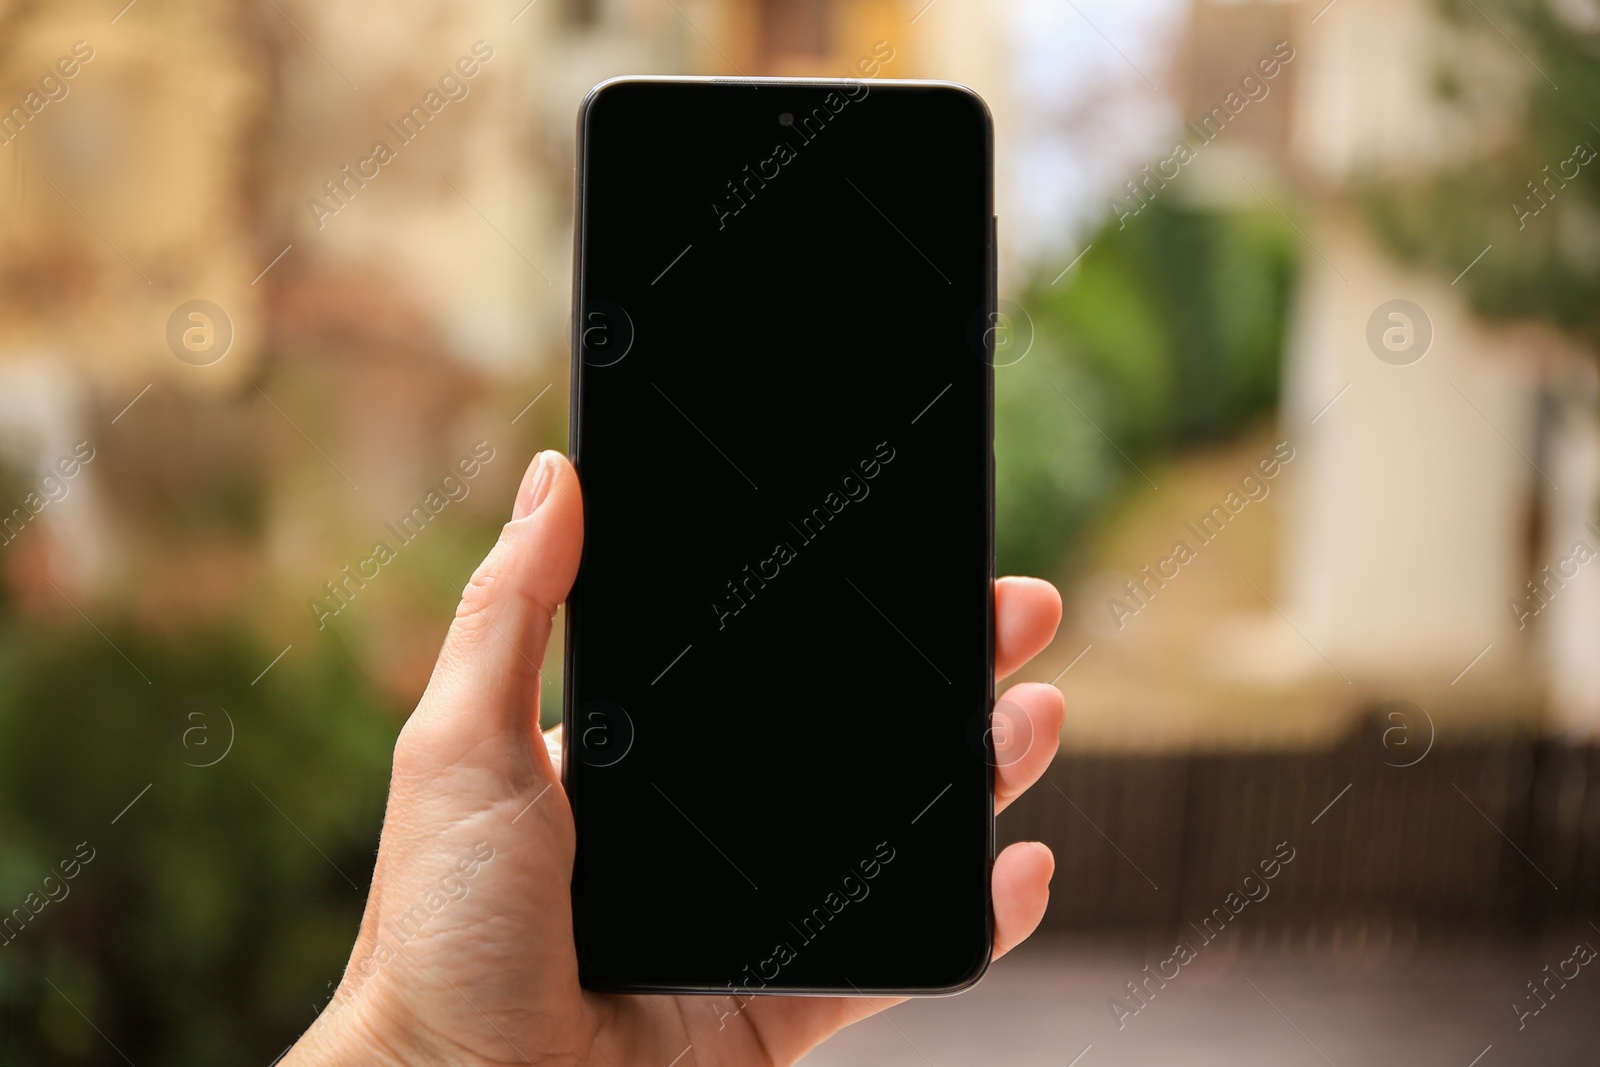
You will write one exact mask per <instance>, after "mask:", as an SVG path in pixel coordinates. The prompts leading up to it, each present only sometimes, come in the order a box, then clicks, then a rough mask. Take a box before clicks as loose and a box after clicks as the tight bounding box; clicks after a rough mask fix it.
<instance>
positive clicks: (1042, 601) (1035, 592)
mask: <svg viewBox="0 0 1600 1067" xmlns="http://www.w3.org/2000/svg"><path fill="white" fill-rule="evenodd" d="M1060 625H1061V593H1060V591H1059V590H1058V589H1056V587H1055V586H1054V585H1051V584H1050V583H1049V582H1047V581H1045V580H1044V579H1042V578H1022V577H1007V578H1001V579H1000V580H999V581H998V582H996V583H995V673H996V674H997V675H999V676H1001V677H1004V676H1005V675H1007V674H1010V673H1012V672H1013V671H1015V670H1017V669H1019V668H1020V667H1022V665H1023V664H1025V663H1027V662H1028V661H1029V660H1030V659H1032V658H1033V657H1034V656H1036V655H1038V654H1039V653H1040V652H1041V651H1042V650H1043V649H1044V648H1045V647H1046V646H1048V645H1049V644H1050V642H1051V641H1053V640H1055V636H1056V630H1057V628H1059V627H1060Z"/></svg>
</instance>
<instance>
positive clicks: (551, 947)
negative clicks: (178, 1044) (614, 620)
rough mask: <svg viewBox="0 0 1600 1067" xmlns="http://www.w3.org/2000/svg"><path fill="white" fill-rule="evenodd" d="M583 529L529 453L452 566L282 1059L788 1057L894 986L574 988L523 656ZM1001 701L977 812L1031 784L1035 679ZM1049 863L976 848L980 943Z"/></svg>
mask: <svg viewBox="0 0 1600 1067" xmlns="http://www.w3.org/2000/svg"><path fill="white" fill-rule="evenodd" d="M582 544H583V507H582V499H581V496H580V492H579V486H578V478H577V473H576V472H575V471H574V470H573V469H572V466H571V465H570V464H569V463H568V462H567V460H566V459H565V457H563V456H561V455H560V454H559V453H556V452H541V453H540V454H539V455H538V456H536V457H534V461H533V463H532V464H531V465H530V466H529V467H528V471H527V474H525V475H524V476H523V480H522V485H521V487H520V488H519V489H518V491H517V499H516V504H515V506H514V507H513V509H512V517H511V521H510V522H509V523H507V524H506V526H505V528H504V529H503V530H502V531H501V533H500V540H499V541H498V542H497V543H496V544H495V546H494V548H493V549H492V550H490V552H489V555H488V557H487V558H485V559H484V561H483V563H482V564H481V565H480V566H479V567H478V570H477V572H476V573H475V574H474V575H473V576H472V581H471V582H470V583H469V584H468V586H467V588H466V591H465V592H464V593H463V594H462V598H461V605H460V607H458V608H457V609H456V617H455V620H454V621H453V622H452V623H451V626H450V630H449V633H448V634H446V636H445V641H444V647H443V649H442V650H441V651H440V653H439V660H438V662H437V663H436V664H435V666H434V669H433V676H432V678H431V679H430V680H429V682H428V687H427V690H426V691H425V692H424V693H423V695H422V699H421V701H420V702H419V703H418V705H417V709H416V711H415V712H413V713H412V715H411V718H410V719H409V720H408V721H407V722H406V724H405V727H404V728H403V729H402V730H401V732H400V738H399V741H398V742H397V743H396V745H395V753H394V775H393V779H392V781H391V785H390V790H389V802H388V808H387V812H386V814H385V817H384V826H383V836H382V839H381V841H380V842H379V848H378V862H377V867H376V869H375V870H374V872H373V878H372V891H371V895H370V896H369V897H368V899H367V908H366V912H365V914H364V915H363V917H362V920H361V929H360V932H359V934H358V935H357V938H356V944H355V948H354V949H353V950H352V952H351V956H350V963H349V964H348V966H347V967H346V969H345V974H344V978H343V980H342V981H341V983H340V985H339V988H338V990H337V991H336V992H335V994H334V996H333V999H332V1000H331V1001H330V1002H329V1004H328V1006H327V1008H325V1009H324V1011H323V1013H322V1015H321V1016H320V1017H319V1018H318V1020H317V1022H316V1023H314V1024H313V1025H312V1027H311V1029H310V1030H309V1031H308V1032H307V1033H306V1034H305V1036H304V1037H302V1038H301V1040H300V1041H299V1042H297V1043H296V1044H295V1046H294V1047H293V1048H292V1049H291V1050H290V1052H289V1053H288V1055H287V1056H286V1057H285V1058H284V1059H283V1061H282V1062H283V1064H284V1065H285V1067H313V1065H344V1064H359V1065H361V1067H373V1065H393V1067H412V1065H416V1064H452V1065H462V1067H487V1065H490V1064H508V1063H539V1064H545V1063H559V1064H572V1065H577V1064H590V1065H595V1067H609V1065H613V1064H655V1065H661V1067H666V1065H668V1064H672V1065H674V1067H708V1065H730V1067H731V1065H735V1064H738V1065H745V1064H762V1065H768V1064H770V1065H777V1064H789V1063H793V1062H794V1061H796V1060H798V1059H799V1058H800V1057H801V1056H802V1055H804V1054H805V1053H806V1052H807V1051H808V1050H809V1049H811V1048H812V1047H814V1046H815V1045H817V1044H818V1043H819V1042H821V1041H822V1040H824V1039H825V1038H827V1037H828V1036H829V1035H831V1034H833V1033H834V1032H836V1031H838V1030H840V1029H841V1028H843V1027H845V1026H848V1025H850V1024H851V1023H853V1022H856V1021H857V1020H860V1019H864V1018H866V1017H868V1016H870V1015H872V1014H874V1013H875V1012H878V1011H881V1010H882V1009H883V1008H885V1007H888V1006H889V1005H892V1004H895V1003H898V1002H899V1000H900V999H901V998H893V997H779V996H772V997H768V996H762V997H753V998H750V999H749V1000H746V1001H742V1002H741V1001H739V1000H737V999H736V998H735V997H732V996H617V995H609V994H600V993H592V992H589V991H586V990H584V989H582V988H580V987H579V985H578V962H577V954H576V951H575V949H574V947H573V936H572V909H571V904H570V892H571V881H572V863H573V853H574V833H573V822H572V811H571V809H570V808H569V807H568V804H567V798H566V794H565V793H564V792H563V790H562V787H561V773H560V760H561V740H560V728H559V727H557V728H556V729H555V730H552V731H550V732H549V733H547V734H545V735H544V736H543V737H542V738H541V736H540V735H539V732H538V730H539V682H540V674H539V667H538V663H539V662H542V661H543V659H544V654H545V648H546V646H547V645H548V643H549V640H550V628H551V622H552V619H553V617H554V615H555V610H556V606H557V605H558V604H560V603H561V602H562V601H563V600H564V599H565V598H566V595H567V592H568V590H569V589H570V588H571V586H572V581H573V578H574V576H575V575H576V573H577V569H578V558H579V553H580V549H581V547H582ZM995 600H996V603H995V629H996V634H995V673H996V675H997V677H1001V678H1003V677H1005V676H1006V675H1008V674H1010V673H1012V672H1013V671H1016V670H1017V669H1018V668H1020V667H1021V666H1022V665H1023V664H1025V663H1026V662H1027V661H1028V660H1030V659H1031V658H1033V656H1034V655H1036V654H1037V653H1038V652H1039V651H1041V650H1042V649H1043V648H1044V647H1045V646H1046V645H1048V644H1049V643H1050V641H1051V639H1052V638H1053V637H1054V635H1055V631H1056V626H1057V625H1058V624H1059V622H1060V619H1061V598H1060V595H1059V594H1058V593H1057V592H1056V590H1055V588H1054V587H1052V586H1051V585H1049V584H1048V583H1046V582H1043V581H1040V580H1038V579H1036V578H1002V579H1000V581H999V582H998V583H997V584H996V587H995ZM1005 699H1006V700H1007V701H1009V702H1010V703H1011V704H1012V705H1015V706H1016V707H1017V708H1018V709H1020V710H1021V711H1022V713H1023V714H1025V715H1027V716H1028V718H1029V719H1030V720H1031V727H1032V728H1031V730H1026V729H1022V730H1016V731H1012V732H1011V733H1010V735H1009V736H1010V737H1028V736H1030V735H1031V736H1032V737H1033V738H1035V739H1037V743H1035V744H1033V745H1032V746H1031V747H1029V748H1028V749H1027V751H1026V752H1023V753H1021V754H1017V753H1008V752H1007V743H1006V741H1007V739H1006V738H999V737H997V738H996V741H997V744H998V746H999V747H998V749H997V753H996V754H997V757H998V759H997V763H998V764H999V766H998V767H997V769H996V771H995V808H996V810H999V809H1003V808H1004V807H1005V806H1006V805H1007V804H1009V803H1010V802H1011V801H1012V800H1014V799H1016V798H1017V796H1019V795H1020V794H1021V793H1022V792H1023V791H1024V790H1025V789H1027V788H1028V787H1029V786H1030V785H1032V784H1033V783H1034V782H1036V781H1037V780H1038V779H1039V777H1040V775H1042V774H1043V773H1044V771H1045V769H1046V768H1047V767H1048V766H1049V764H1050V761H1051V759H1052V758H1053V757H1054V756H1055V752H1056V744H1057V737H1058V735H1059V733H1060V730H1061V723H1062V716H1063V714H1064V707H1063V702H1062V699H1061V694H1060V692H1059V691H1058V690H1056V689H1055V687H1053V686H1049V685H1039V684H1031V683H1029V684H1022V685H1018V686H1015V687H1013V688H1012V689H1011V690H1010V691H1009V692H1008V693H1006V695H1005ZM1054 869H1055V861H1054V859H1053V857H1052V856H1051V854H1050V850H1049V849H1048V848H1046V847H1045V846H1044V845H1042V844H1039V843H1037V842H1026V843H1021V844H1015V845H1012V846H1010V847H1009V848H1007V849H1006V850H1005V851H1003V852H1002V853H1000V855H999V856H998V857H997V858H996V860H995V864H994V883H993V889H994V920H995V938H994V944H995V949H994V951H995V955H996V956H997V957H998V956H1001V955H1004V954H1005V953H1006V952H1007V951H1009V950H1010V949H1011V948H1013V947H1015V946H1016V945H1017V944H1018V943H1019V942H1020V941H1022V940H1023V939H1024V938H1026V937H1027V936H1028V935H1029V934H1031V933H1032V932H1033V930H1034V928H1035V927H1036V926H1037V925H1038V924H1039V920H1040V919H1041V918H1042V917H1043V915H1044V909H1045V903H1046V901H1047V900H1048V897H1049V883H1050V876H1051V874H1052V872H1053V871H1054Z"/></svg>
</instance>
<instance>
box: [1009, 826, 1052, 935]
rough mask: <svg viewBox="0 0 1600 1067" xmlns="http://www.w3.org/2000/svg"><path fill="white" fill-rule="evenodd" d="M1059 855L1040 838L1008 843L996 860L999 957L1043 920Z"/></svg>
mask: <svg viewBox="0 0 1600 1067" xmlns="http://www.w3.org/2000/svg"><path fill="white" fill-rule="evenodd" d="M1055 869H1056V858H1055V854H1054V853H1052V852H1051V851H1050V848H1049V846H1047V845H1045V844H1043V843H1042V842H1039V841H1020V842H1018V843H1017V844H1014V845H1010V846H1008V847H1007V848H1006V849H1005V851H1003V852H1001V853H1000V855H999V856H997V857H996V858H995V863H994V954H995V958H996V959H998V958H999V957H1001V956H1004V955H1005V954H1006V953H1007V952H1010V951H1011V950H1012V949H1013V948H1016V947H1017V946H1018V945H1019V944H1021V943H1022V942H1023V941H1025V940H1027V938H1028V937H1029V935H1031V934H1032V933H1033V932H1034V931H1035V930H1036V929H1038V927H1039V923H1040V922H1042V921H1043V920H1044V914H1045V909H1046V908H1047V907H1048V906H1049V904H1050V879H1051V878H1052V877H1053V876H1054V875H1055Z"/></svg>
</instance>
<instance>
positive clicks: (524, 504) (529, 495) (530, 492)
mask: <svg viewBox="0 0 1600 1067" xmlns="http://www.w3.org/2000/svg"><path fill="white" fill-rule="evenodd" d="M555 480H556V462H555V453H554V452H548V451H546V452H540V453H539V454H538V455H537V456H534V457H533V462H532V463H530V464H528V471H527V473H526V474H524V475H523V476H522V485H521V487H520V488H518V490H517V503H516V506H515V507H513V508H512V509H511V517H512V518H513V519H525V518H527V517H528V516H529V515H532V514H533V513H534V511H535V510H537V509H538V507H539V505H540V504H542V503H544V498H545V497H547V496H549V495H550V486H551V485H553V484H554V483H555Z"/></svg>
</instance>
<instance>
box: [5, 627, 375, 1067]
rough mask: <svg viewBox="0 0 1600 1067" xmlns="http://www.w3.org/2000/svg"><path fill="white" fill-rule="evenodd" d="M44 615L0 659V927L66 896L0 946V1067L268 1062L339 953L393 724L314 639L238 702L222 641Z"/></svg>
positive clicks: (314, 1002) (319, 998) (358, 903)
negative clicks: (73, 864) (47, 883)
mask: <svg viewBox="0 0 1600 1067" xmlns="http://www.w3.org/2000/svg"><path fill="white" fill-rule="evenodd" d="M63 607H64V606H63ZM61 618H62V622H61V623H60V628H59V629H54V628H51V629H44V628H39V627H37V626H29V627H21V626H15V625H13V626H12V627H11V628H10V630H9V632H7V633H5V634H4V635H3V641H0V649H3V650H4V651H3V654H0V914H3V915H10V914H11V909H13V908H22V909H23V913H24V914H25V915H26V914H28V913H29V911H30V910H31V908H30V906H29V903H28V900H29V894H36V896H35V897H33V898H32V900H33V902H35V903H36V902H37V901H39V900H41V899H44V898H45V891H44V882H43V880H44V878H45V876H46V875H50V874H52V873H54V874H55V875H56V878H57V882H56V883H54V887H53V888H51V889H50V892H52V893H56V894H59V893H60V891H61V889H60V886H61V885H63V884H64V885H65V887H66V889H67V894H66V895H65V896H64V897H62V898H61V899H60V900H58V901H55V902H51V903H48V904H46V905H45V906H44V907H43V908H42V909H41V910H39V912H38V914H37V915H34V916H33V917H32V918H31V919H30V920H29V922H28V923H27V925H26V926H24V927H22V928H21V929H20V932H18V930H17V929H16V927H17V924H16V922H15V921H13V924H12V926H11V928H10V929H9V931H8V932H9V933H11V934H12V939H11V940H9V941H4V942H3V945H0V1020H4V1026H3V1027H0V1062H4V1063H6V1064H8V1065H10V1064H17V1065H30V1064H40V1065H42V1064H67V1063H73V1064H83V1063H95V1064H100V1063H105V1064H121V1063H123V1062H124V1060H123V1055H126V1056H127V1057H129V1058H130V1059H131V1060H132V1061H133V1062H135V1063H138V1064H140V1065H141V1067H146V1065H156V1064H186V1065H187V1064H197V1063H257V1062H259V1063H266V1062H267V1059H263V1052H264V1051H266V1050H270V1051H267V1053H266V1054H267V1057H268V1058H269V1059H270V1057H271V1056H272V1055H273V1054H275V1053H276V1052H277V1051H278V1050H280V1049H282V1048H284V1047H285V1046H287V1045H288V1044H289V1042H290V1041H292V1040H293V1039H294V1038H295V1037H296V1036H297V1035H298V1034H299V1033H300V1032H302V1031H303V1030H304V1029H305V1027H306V1026H307V1025H308V1024H309V1023H310V1022H311V1020H312V1019H313V1018H314V1016H315V1012H316V1010H317V1009H318V1008H320V1006H321V1004H322V1002H323V1001H324V1000H325V999H326V998H327V997H328V996H329V994H330V993H331V991H332V986H331V985H330V984H329V983H333V984H337V981H338V978H339V975H340V972H341V970H342V968H343V965H344V962H345V958H346V954H347V953H348V951H349V946H350V944H351V943H352V942H353V941H354V938H355V933H356V928H357V926H358V924H359V921H360V915H361V908H362V904H363V899H364V896H365V890H366V887H367V885H368V882H369V879H370V877H371V873H372V863H373V857H374V854H375V849H376V845H377V837H378V830H379V827H380V823H381V817H382V803H383V798H384V795H385V789H386V782H387V778H388V768H389V760H390V755H391V752H392V750H393V743H394V737H395V735H396V733H397V731H398V725H399V722H400V716H399V715H398V713H397V712H398V709H394V708H389V707H385V706H384V702H383V700H382V699H380V698H379V697H378V696H377V695H375V694H374V693H373V692H371V691H370V689H369V688H368V687H367V685H366V684H365V683H364V682H363V681H362V680H361V677H360V674H359V671H358V670H357V668H356V667H355V665H354V664H353V663H351V662H350V661H348V660H347V659H345V658H343V656H342V654H341V653H340V652H339V651H338V646H337V644H336V643H333V642H328V643H324V644H322V645H321V646H320V647H308V648H301V647H299V646H296V647H295V648H294V649H293V651H291V652H290V653H289V654H288V655H287V656H285V657H284V658H283V660H282V661H280V662H279V663H278V664H277V665H276V666H274V667H273V668H272V670H271V671H269V672H267V674H266V675H265V676H264V677H262V678H261V680H260V681H259V682H258V683H256V684H254V685H252V684H251V680H252V679H253V678H255V677H256V676H257V675H258V674H259V673H260V672H261V670H262V668H263V667H264V666H265V665H266V664H268V663H269V662H271V660H272V658H273V656H275V655H277V653H278V651H279V649H276V648H270V647H267V646H264V645H263V644H261V643H260V642H258V641H256V640H254V639H252V638H251V637H249V636H247V635H245V634H243V633H237V632H218V631H214V630H198V631H196V632H191V633H188V634H186V635H184V636H183V637H181V638H175V637H170V636H167V637H163V636H160V635H155V634H152V633H150V632H149V630H148V629H140V628H136V627H134V626H132V625H128V624H123V625H116V624H113V623H110V622H108V621H106V620H104V619H100V620H98V621H99V624H100V625H101V627H102V628H103V629H104V630H105V635H106V636H105V637H104V638H102V637H101V636H100V635H99V634H97V633H96V632H95V631H94V630H93V629H91V628H90V626H89V625H88V624H86V623H84V622H83V621H81V620H80V619H79V618H78V617H77V616H76V615H75V614H71V613H68V614H65V615H63V616H62V617H61ZM108 639H109V640H108ZM111 642H115V646H116V647H115V648H113V647H112V644H111ZM119 649H120V652H119V651H118V650H119ZM124 653H125V654H126V658H124V655H123V654H124ZM130 661H131V663H130ZM147 678H148V682H147V681H146V679H147ZM223 709H226V714H224V710H223ZM230 717H231V720H232V723H233V728H234V731H235V736H234V739H233V744H232V748H231V750H229V751H228V752H227V755H226V756H225V757H223V758H221V759H220V760H218V757H221V756H222V754H223V751H224V749H225V746H226V745H227V743H228V735H229V726H228V719H229V718H230ZM211 761H217V762H216V763H215V765H214V766H195V765H194V764H204V763H209V762H211ZM146 785H149V786H150V788H149V790H148V792H144V793H143V795H142V796H140V793H141V791H142V790H144V789H145V786H146ZM135 797H138V800H137V802H136V803H134V804H133V806H132V807H131V808H128V807H127V805H128V804H129V802H130V801H133V800H134V798H135ZM274 805H276V808H275V807H274ZM125 808H126V809H127V810H126V811H125V812H124V809H125ZM278 809H281V811H280V810H278ZM119 813H121V814H120V815H119ZM113 820H115V823H114V824H113ZM290 820H292V824H291V821H290ZM82 842H87V846H86V849H84V850H80V849H79V847H78V846H79V844H80V843H82ZM87 850H92V859H91V860H90V861H89V862H88V863H86V864H83V865H82V866H81V867H80V868H79V869H78V870H77V873H76V876H75V877H74V878H72V879H71V880H70V881H63V880H62V879H61V871H60V864H61V863H62V861H64V860H65V861H71V860H72V859H73V858H74V853H75V851H76V852H79V854H80V855H81V854H83V853H84V852H86V851H87ZM319 850H320V854H319ZM335 867H337V870H336V869H335ZM52 985H53V987H54V988H52ZM69 1000H70V1003H69ZM80 1011H81V1012H82V1013H83V1014H82V1016H80V1015H79V1012H80ZM84 1016H86V1017H87V1018H88V1019H89V1020H92V1022H93V1025H94V1026H95V1027H98V1028H99V1030H100V1031H102V1032H103V1033H104V1034H105V1035H106V1036H105V1038H103V1037H101V1036H100V1035H99V1034H96V1033H95V1032H94V1030H93V1029H91V1028H90V1026H89V1025H87V1024H86V1023H85V1021H84ZM106 1038H109V1039H110V1040H111V1041H114V1042H115V1043H116V1047H117V1049H120V1054H119V1053H118V1052H117V1051H116V1050H114V1049H113V1048H112V1047H111V1046H110V1044H109V1043H108V1041H107V1040H106Z"/></svg>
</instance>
